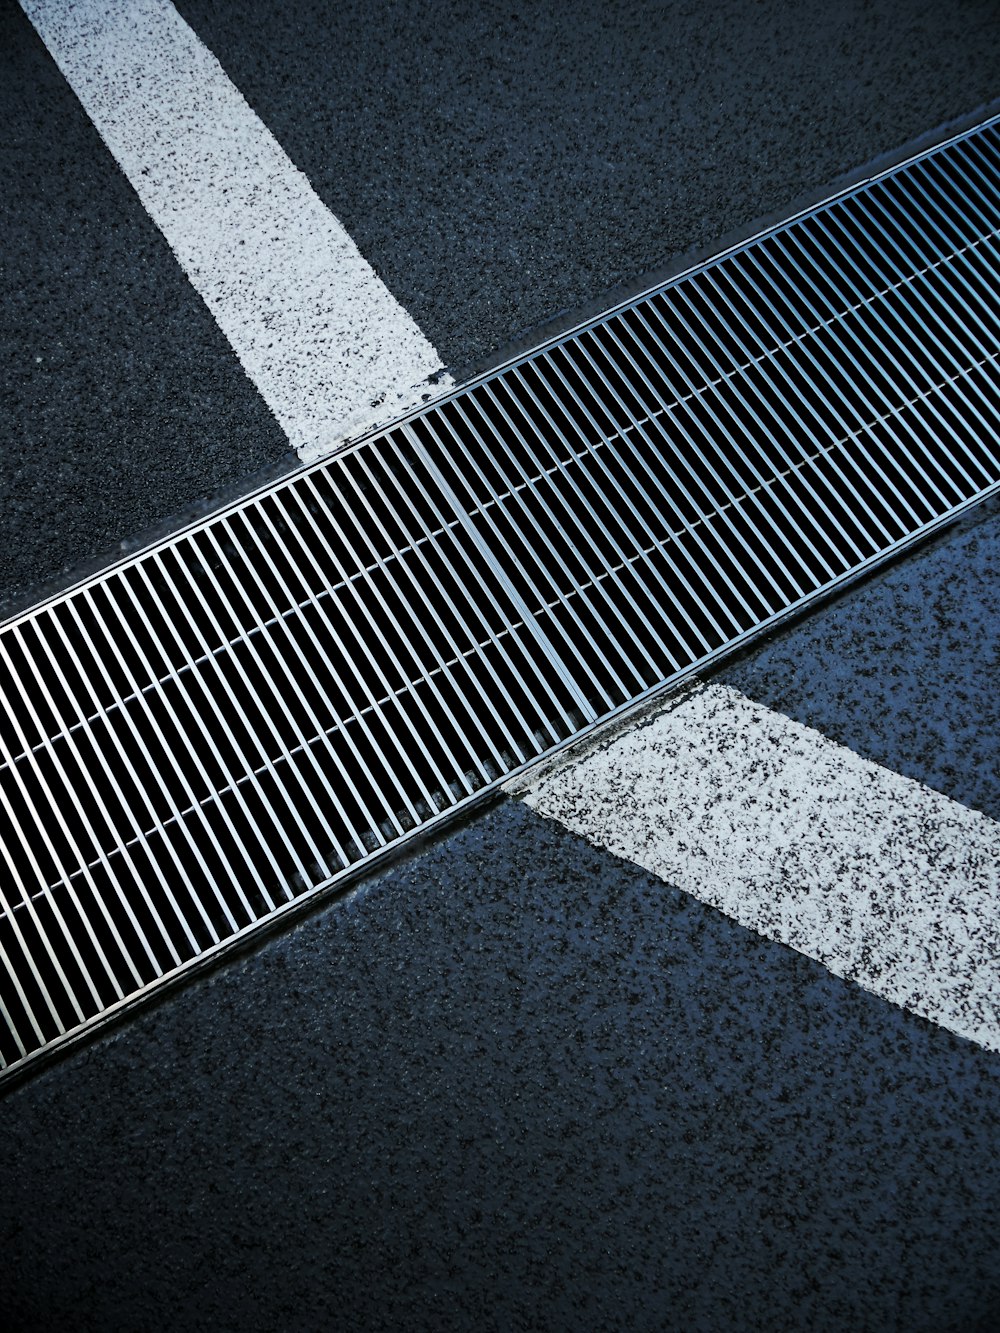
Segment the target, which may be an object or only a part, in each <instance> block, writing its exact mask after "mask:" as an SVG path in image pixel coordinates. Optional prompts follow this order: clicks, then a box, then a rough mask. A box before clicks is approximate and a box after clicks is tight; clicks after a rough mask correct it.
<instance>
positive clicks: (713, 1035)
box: [0, 802, 1000, 1333]
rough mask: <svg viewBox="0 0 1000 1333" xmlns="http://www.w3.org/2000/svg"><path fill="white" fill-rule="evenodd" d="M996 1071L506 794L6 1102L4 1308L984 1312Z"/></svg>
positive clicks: (708, 1320)
mask: <svg viewBox="0 0 1000 1333" xmlns="http://www.w3.org/2000/svg"><path fill="white" fill-rule="evenodd" d="M998 1076H1000V1057H997V1056H995V1055H989V1054H987V1053H986V1052H984V1051H982V1050H980V1049H979V1048H978V1047H975V1046H973V1045H971V1044H968V1043H965V1042H963V1041H961V1040H960V1039H958V1038H955V1037H952V1036H951V1035H950V1034H949V1033H947V1032H945V1031H943V1030H942V1029H939V1028H936V1027H934V1026H932V1025H931V1024H929V1023H927V1022H925V1021H923V1020H921V1019H918V1018H915V1017H913V1016H912V1015H910V1014H907V1013H904V1012H903V1011H902V1010H899V1009H896V1008H894V1007H892V1006H890V1005H888V1004H886V1003H885V1002H884V1001H882V1000H879V999H877V998H876V997H874V996H872V995H870V994H868V993H866V992H864V991H862V990H860V989H858V988H857V987H854V986H851V985H849V984H848V983H845V982H842V981H839V980H838V979H836V978H834V977H832V976H831V975H830V974H829V973H827V972H826V971H825V970H824V969H823V968H822V967H820V966H819V965H818V964H815V963H813V962H811V961H809V960H808V959H806V958H804V957H802V956H801V955H799V954H796V953H794V952H792V951H791V950H788V949H785V948H783V947H781V946H779V945H773V944H769V943H768V942H766V941H764V940H762V939H761V938H760V937H759V936H756V935H755V934H753V933H752V932H750V931H747V930H744V929H742V928H741V927H739V926H737V925H734V924H733V923H732V922H730V921H727V920H726V919H725V918H724V917H722V916H721V915H720V914H718V913H717V912H715V911H713V910H712V909H710V908H708V907H705V906H703V905H702V904H700V903H698V902H697V901H696V900H694V899H693V898H691V897H690V896H688V895H687V894H685V893H682V892H680V891H678V890H677V889H674V888H671V887H669V886H667V885H665V884H663V883H662V882H660V881H658V880H656V879H655V878H652V877H650V876H649V875H647V874H645V873H644V872H642V871H640V870H638V869H636V868H635V867H633V866H631V865H629V864H627V863H624V862H618V861H616V860H615V859H614V858H612V857H610V856H608V855H607V854H605V853H603V852H601V851H598V850H596V849H594V848H593V847H591V846H589V845H588V844H587V843H585V842H583V841H582V840H581V839H578V838H576V837H574V836H572V835H570V834H568V833H566V832H564V831H562V830H561V829H560V828H559V827H558V826H557V825H555V824H552V823H550V822H548V821H545V820H542V819H541V818H540V817H538V816H537V815H535V814H533V813H532V812H531V811H529V810H528V809H527V808H526V807H525V806H524V805H521V804H519V803H516V802H510V803H506V804H503V805H501V806H499V807H498V808H496V809H495V810H494V811H493V812H492V813H489V814H488V815H486V816H485V817H483V818H481V819H479V820H477V821H476V822H475V823H474V824H472V825H470V826H469V827H467V828H465V829H463V830H461V831H460V832H459V833H457V834H456V835H454V836H453V837H450V838H448V839H447V840H445V841H443V842H441V843H440V844H438V845H436V846H434V847H432V848H431V849H429V850H428V851H426V852H424V853H422V854H420V855H418V856H416V857H414V858H413V859H412V860H411V861H408V862H406V863H404V864H402V865H400V866H398V867H396V868H395V869H394V870H392V871H391V872H389V873H388V874H386V875H384V876H382V877H380V878H378V879H376V880H373V881H371V882H370V883H368V884H367V885H366V886H365V887H364V889H363V890H362V891H361V892H358V893H356V894H354V895H353V896H352V897H350V898H349V899H348V900H346V901H344V902H342V903H340V904H337V905H334V906H332V907H330V908H329V909H327V910H326V911H324V912H322V913H321V914H319V915H318V916H316V917H314V918H313V919H311V920H309V921H307V922H305V923H303V924H302V925H301V926H299V927H298V928H297V929H295V930H294V931H293V932H291V933H290V934H288V935H286V936H285V937H283V938H281V939H276V940H273V941H271V942H269V943H268V944H266V945H265V946H264V947H263V948H262V949H260V950H259V951H258V952H257V953H256V954H255V955H254V956H253V957H250V958H248V959H246V960H245V961H243V962H239V963H235V964H233V965H231V966H229V967H227V968H226V969H225V970H223V971H222V972H220V973H218V974H216V975H215V976H213V977H211V978H210V979H208V980H206V981H203V982H200V983H198V984H197V985H195V986H192V987H190V988H188V989H187V990H186V991H184V992H183V993H181V994H179V995H176V996H174V997H173V998H172V999H171V1000H170V1001H169V1002H168V1003H166V1004H164V1005H162V1006H160V1007H159V1008H157V1009H153V1010H148V1011H146V1012H145V1013H143V1014H141V1015H140V1016H139V1017H137V1018H136V1019H135V1020H134V1021H133V1022H132V1023H130V1024H129V1026H128V1027H126V1028H122V1029H121V1030H120V1031H118V1032H117V1033H116V1034H115V1035H113V1036H111V1037H110V1038H108V1039H104V1040H101V1041H99V1042H97V1043H95V1044H93V1045H92V1046H91V1047H90V1048H88V1049H86V1050H83V1051H80V1052H78V1053H76V1054H75V1055H73V1056H72V1057H71V1058H70V1059H68V1060H66V1061H65V1062H63V1063H61V1064H60V1065H58V1066H55V1067H53V1068H51V1069H49V1070H48V1071H46V1072H44V1073H43V1074H42V1076H40V1077H39V1078H37V1079H35V1080H34V1081H33V1082H32V1083H31V1084H29V1085H27V1086H25V1087H23V1088H21V1089H20V1090H17V1091H15V1092H14V1093H13V1094H12V1095H11V1096H10V1098H9V1099H8V1100H7V1101H6V1102H5V1105H4V1121H5V1130H4V1135H3V1141H2V1144H0V1169H2V1172H3V1178H4V1190H3V1193H2V1196H0V1237H2V1241H3V1247H4V1255H5V1263H4V1276H3V1280H2V1283H3V1293H2V1296H0V1314H3V1316H4V1320H5V1323H6V1326H7V1327H10V1328H18V1329H29V1328H30V1329H43V1328H44V1329H47V1330H52V1329H62V1328H65V1329H70V1328H72V1329H74V1330H81V1331H82V1330H84V1329H99V1330H101V1331H102V1333H111V1331H112V1330H117V1329H122V1330H130V1331H131V1330H134V1329H136V1328H158V1329H178V1330H180V1329H184V1330H193V1329H213V1330H216V1329H234V1330H235V1329H244V1330H245V1329H261V1330H263V1329H273V1328H295V1329H313V1328H352V1329H364V1330H373V1329H400V1330H402V1329H406V1330H424V1329H426V1330H433V1331H434V1333H440V1331H443V1330H449V1329H454V1330H466V1329H471V1328H476V1329H483V1330H491V1329H497V1330H499V1329H509V1328H519V1329H529V1328H537V1329H543V1328H578V1329H594V1330H597V1329H650V1330H652V1329H663V1328H676V1329H685V1330H696V1329H704V1330H718V1329H720V1328H727V1329H733V1330H734V1331H737V1330H750V1329H760V1330H772V1329H801V1328H810V1329H813V1330H817V1331H819V1330H844V1329H848V1328H849V1329H852V1330H872V1331H873V1333H875V1331H876V1330H877V1331H878V1333H886V1330H899V1331H900V1333H902V1330H906V1333H919V1331H920V1330H927V1333H931V1330H933V1333H942V1331H943V1330H948V1329H954V1330H956V1331H957V1330H959V1329H961V1330H963V1331H964V1333H967V1331H968V1330H970V1329H975V1328H977V1327H978V1328H981V1329H983V1330H984V1333H985V1330H986V1329H987V1328H994V1327H996V1323H995V1322H993V1323H990V1318H991V1317H992V1319H993V1320H994V1321H995V1320H996V1318H997V1316H998V1315H1000V1278H998V1274H1000V1262H998V1260H1000V1254H998V1242H997V1221H998V1215H997V1200H998V1197H1000V1092H998V1089H1000V1079H998Z"/></svg>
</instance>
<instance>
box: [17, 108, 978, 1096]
mask: <svg viewBox="0 0 1000 1333" xmlns="http://www.w3.org/2000/svg"><path fill="white" fill-rule="evenodd" d="M998 226H1000V134H998V129H997V125H996V124H995V123H993V122H991V123H989V124H987V125H985V126H981V127H979V128H978V129H976V130H973V131H970V132H969V133H968V134H966V135H963V136H959V137H958V138H957V139H955V140H953V141H952V142H950V143H948V144H945V145H942V146H941V147H939V148H937V149H934V150H933V151H931V152H929V153H927V154H924V155H923V156H922V157H920V158H917V159H914V160H913V161H912V162H909V163H906V164H904V165H902V166H901V167H898V168H895V169H894V170H892V171H891V172H888V173H886V174H884V175H883V176H881V177H878V178H876V179H874V180H871V181H869V182H866V183H865V184H863V185H861V186H859V187H857V188H855V189H853V190H851V191H848V192H846V193H844V194H843V195H841V196H839V197H837V198H836V199H834V200H831V201H829V202H827V203H826V204H824V205H822V206H820V207H818V208H816V209H813V210H811V211H810V212H808V213H807V214H804V215H802V216H800V217H798V218H795V219H793V220H792V221H790V222H789V223H787V224H784V225H782V226H780V227H777V228H774V229H773V230H772V231H770V232H768V233H767V234H765V235H762V236H760V237H758V238H756V239H755V240H754V241H752V242H750V243H748V244H746V245H744V246H741V247H738V248H736V249H734V250H733V251H730V252H728V253H727V254H725V255H722V256H720V257H719V258H718V259H716V260H713V261H712V262H710V263H708V264H705V265H702V266H701V267H699V268H698V269H696V270H693V271H691V272H690V273H688V274H685V275H683V276H682V277H680V278H679V279H676V280H675V281H673V282H672V283H670V284H668V285H667V286H665V287H663V288H661V289H660V290H657V291H655V292H651V293H649V294H647V295H646V296H644V297H643V298H641V299H639V300H637V301H633V302H631V303H629V304H628V305H627V306H625V307H622V308H620V309H618V310H615V311H612V312H611V313H610V314H608V315H607V316H606V317H604V318H602V319H600V320H598V321H595V322H594V323H592V324H590V325H588V326H587V327H584V328H581V329H579V330H577V331H575V332H574V333H573V334H571V335H568V336H567V337H565V338H563V339H561V340H559V341H558V342H556V343H554V344H552V345H549V346H546V347H543V348H540V349H539V350H538V351H536V352H534V353H533V354H531V355H530V356H528V357H525V358H523V359H521V360H519V361H517V362H515V363H512V364H510V365H507V366H505V367H502V368H501V369H500V370H498V371H496V372H494V373H493V374H491V375H490V376H488V377H486V378H484V379H483V380H481V381H479V382H477V383H476V384H473V385H471V386H469V387H467V388H466V389H463V390H462V391H460V392H458V393H456V394H453V395H452V396H451V397H450V398H448V399H446V400H444V401H442V402H439V403H437V404H434V405H432V406H431V407H429V408H428V409H426V410H425V411H424V412H422V413H421V414H419V415H417V416H415V417H413V418H411V419H409V420H406V421H403V422H401V423H398V424H396V425H395V426H393V427H392V428H390V429H389V430H387V431H385V432H384V433H382V434H381V435H379V436H377V437H374V438H371V439H368V440H365V441H362V442H360V443H359V444H357V445H354V446H351V447H350V448H348V449H346V450H345V451H344V452H342V453H341V454H340V455H339V456H338V457H336V458H334V459H333V460H332V461H330V462H327V463H325V464H323V465H321V466H318V467H314V468H311V469H309V470H307V471H303V472H301V473H299V474H296V475H295V476H293V477H291V478H288V479H286V480H285V481H284V482H282V483H281V484H280V485H278V486H275V487H272V488H270V489H269V490H267V491H266V492H262V493H260V494H258V495H256V496H252V497H250V498H249V499H247V500H245V501H243V502H241V503H240V504H238V505H235V506H233V507H232V508H230V509H229V510H227V511H225V512H224V513H222V514H219V515H217V516H215V517H213V518H212V519H210V520H208V521H206V522H204V523H201V524H199V525H197V526H195V527H193V528H191V529H189V530H188V531H187V532H185V533H183V534H179V535H178V536H176V537H174V538H172V539H170V540H168V541H166V542H163V543H161V544H159V545H158V546H156V547H154V548H151V549H149V550H148V551H145V552H142V553H140V554H139V555H137V556H135V557H133V558H130V559H129V560H127V561H124V562H122V563H121V564H120V565H119V566H117V567H116V568H114V569H112V570H110V571H108V572H106V573H105V574H103V575H101V576H99V577H98V578H96V579H93V580H90V581H89V582H87V583H85V584H81V585H80V586H78V587H77V588H75V589H72V590H70V591H69V592H67V593H66V594H64V595H62V596H60V597H58V598H56V599H54V600H52V601H50V602H49V603H46V604H44V605H42V606H40V607H38V608H35V609H34V610H32V611H30V612H28V613H27V614H26V615H24V616H21V617H19V618H18V619H16V620H14V621H11V622H9V623H8V624H7V625H6V626H4V627H3V628H2V629H0V692H2V695H3V699H4V703H5V707H4V708H3V710H0V856H2V862H3V864H2V866H0V1018H2V1021H0V1066H2V1067H4V1068H12V1069H14V1068H18V1067H20V1066H22V1065H23V1064H24V1062H25V1061H26V1060H29V1059H30V1058H31V1057H32V1056H33V1055H34V1054H36V1053H38V1052H40V1051H43V1050H45V1049H47V1048H49V1047H50V1046H52V1045H54V1044H57V1043H59V1042H61V1041H63V1040H65V1039H66V1037H67V1036H68V1035H72V1034H73V1033H75V1032H79V1031H80V1030H82V1029H84V1028H86V1027H87V1026H88V1025H89V1024H91V1023H93V1022H94V1021H96V1020H98V1019H100V1018H101V1016H102V1015H104V1014H105V1013H107V1012H108V1011H109V1010H110V1009H114V1008H116V1007H119V1006H121V1005H122V1004H124V1003H125V1002H127V1001H129V1000H130V998H133V997H136V996H137V995H140V994H142V993H143V992H145V991H146V990H147V989H148V988H150V987H151V986H153V985H155V984H157V983H158V982H159V981H161V980H162V979H163V978H165V977H168V976H171V975H173V974H175V973H177V972H178V971H179V970H181V969H183V968H185V967H187V966H189V965H190V964H192V963H193V962H195V961H196V960H198V959H200V958H202V957H203V956H205V955H206V954H208V953H211V952H212V951H214V950H217V949H219V948H220V947H222V946H224V945H225V944H226V943H227V942H228V941H231V940H233V939H234V938H236V937H238V936H240V935H241V934H242V933H244V932H246V931H249V930H252V929H254V928H256V927H257V926H259V925H260V923H262V922H264V921H267V920H269V919H271V918H273V917H274V915H275V914H276V913H278V912H280V911H281V910H282V909H283V908H284V907H285V906H287V905H288V904H290V903H293V902H295V901H296V900H297V899H299V898H301V897H303V896H304V895H307V894H309V893H311V892H313V891H315V890H316V889H317V888H319V887H321V886H324V885H328V884H331V883H336V882H338V881H340V880H342V879H343V878H344V877H346V876H348V875H350V874H352V873H355V872H356V871H357V870H358V868H359V867H361V866H364V865H367V864H370V863H371V862H372V860H373V858H374V857H376V856H378V854H379V853H381V852H382V851H383V850H385V849H387V848H390V847H392V846H393V845H395V844H398V843H399V842H400V841H401V840H403V839H405V838H406V837H407V836H408V835H409V834H410V833H412V832H413V831H414V830H420V829H424V828H426V827H428V826H430V825H432V824H433V823H434V822H435V821H438V820H441V819H443V818H446V817H447V816H449V815H450V814H451V813H453V812H454V811H456V810H458V809H460V808H462V807H463V806H465V805H467V804H468V803H469V802H470V801H472V800H474V799H475V798H476V797H477V796H478V795H479V794H481V793H483V792H485V791H487V790H488V789H489V788H490V787H491V786H492V785H493V784H495V783H496V782H498V781H500V780H501V779H503V778H505V777H507V776H509V775H510V774H511V773H513V772H514V771H516V770H518V769H519V768H521V767H523V766H524V765H526V764H529V763H531V762H532V760H534V759H535V758H537V757H538V756H539V755H541V754H544V753H547V752H550V751H551V750H552V749H553V748H555V747H557V746H559V745H561V744H563V743H565V742H566V741H568V740H570V739H572V738H573V737H574V736H577V735H579V734H580V733H581V732H582V731H584V730H586V729H587V728H588V727H590V726H592V725H594V724H595V723H597V722H599V721H600V720H601V719H603V718H606V717H608V716H609V715H610V714H612V713H614V712H615V710H617V709H620V708H623V707H625V706H626V705H628V704H629V703H630V702H631V701H633V700H634V699H636V698H637V697H641V696H643V695H645V694H648V693H649V692H650V691H653V690H656V689H659V688H662V687H663V686H664V685H665V684H667V683H669V682H671V681H674V680H677V679H679V678H680V677H682V676H683V675H684V674H686V673H688V672H690V671H692V670H693V669H695V668H697V667H698V666H700V665H703V664H705V663H707V662H709V661H711V660H712V659H713V658H715V657H716V656H717V655H718V654H720V653H721V652H723V651H725V650H726V649H728V648H730V647H731V646H732V645H733V644H735V643H739V642H742V641H744V640H745V639H746V637H747V636H748V635H751V634H753V633H755V632H758V631H759V630H760V629H761V628H762V627H764V626H766V625H770V624H773V623H774V622H775V620H776V619H777V618H779V617H781V616H783V615H786V614H787V613H789V612H790V611H792V610H794V609H796V608H798V607H800V606H802V605H805V604H807V603H808V602H809V601H810V599H812V598H814V597H816V596H817V595H818V594H820V593H822V592H824V591H825V590H828V589H830V588H833V587H836V586H837V585H838V584H840V583H841V582H842V581H843V580H845V579H846V578H849V577H852V576H854V575H856V574H857V573H859V572H860V571H861V570H863V569H865V568H867V567H869V566H870V565H871V564H872V563H873V562H875V561H877V560H879V559H882V558H885V557H886V556H887V555H888V554H890V553H891V552H893V551H894V550H898V549H899V548H900V546H901V545H902V544H904V543H906V542H908V541H911V540H913V539H914V538H915V537H916V536H918V535H919V534H921V533H923V532H926V531H928V530H930V529H931V528H933V527H934V526H936V525H938V524H940V523H941V522H943V521H945V520H946V519H948V518H949V517H950V516H952V515H954V514H955V513H957V512H959V511H960V510H961V509H963V508H964V507H966V506H968V505H969V504H971V503H973V502H974V501H976V500H977V499H978V498H981V497H982V496H983V495H985V494H987V493H988V492H990V491H992V490H995V489H996V488H997V487H998V486H1000V461H998V458H1000V451H998V428H1000V366H998V349H1000V343H998V337H1000V301H998V300H997V295H996V293H997V291H998V290H1000V283H998V279H1000V237H998V234H997V233H998Z"/></svg>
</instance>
